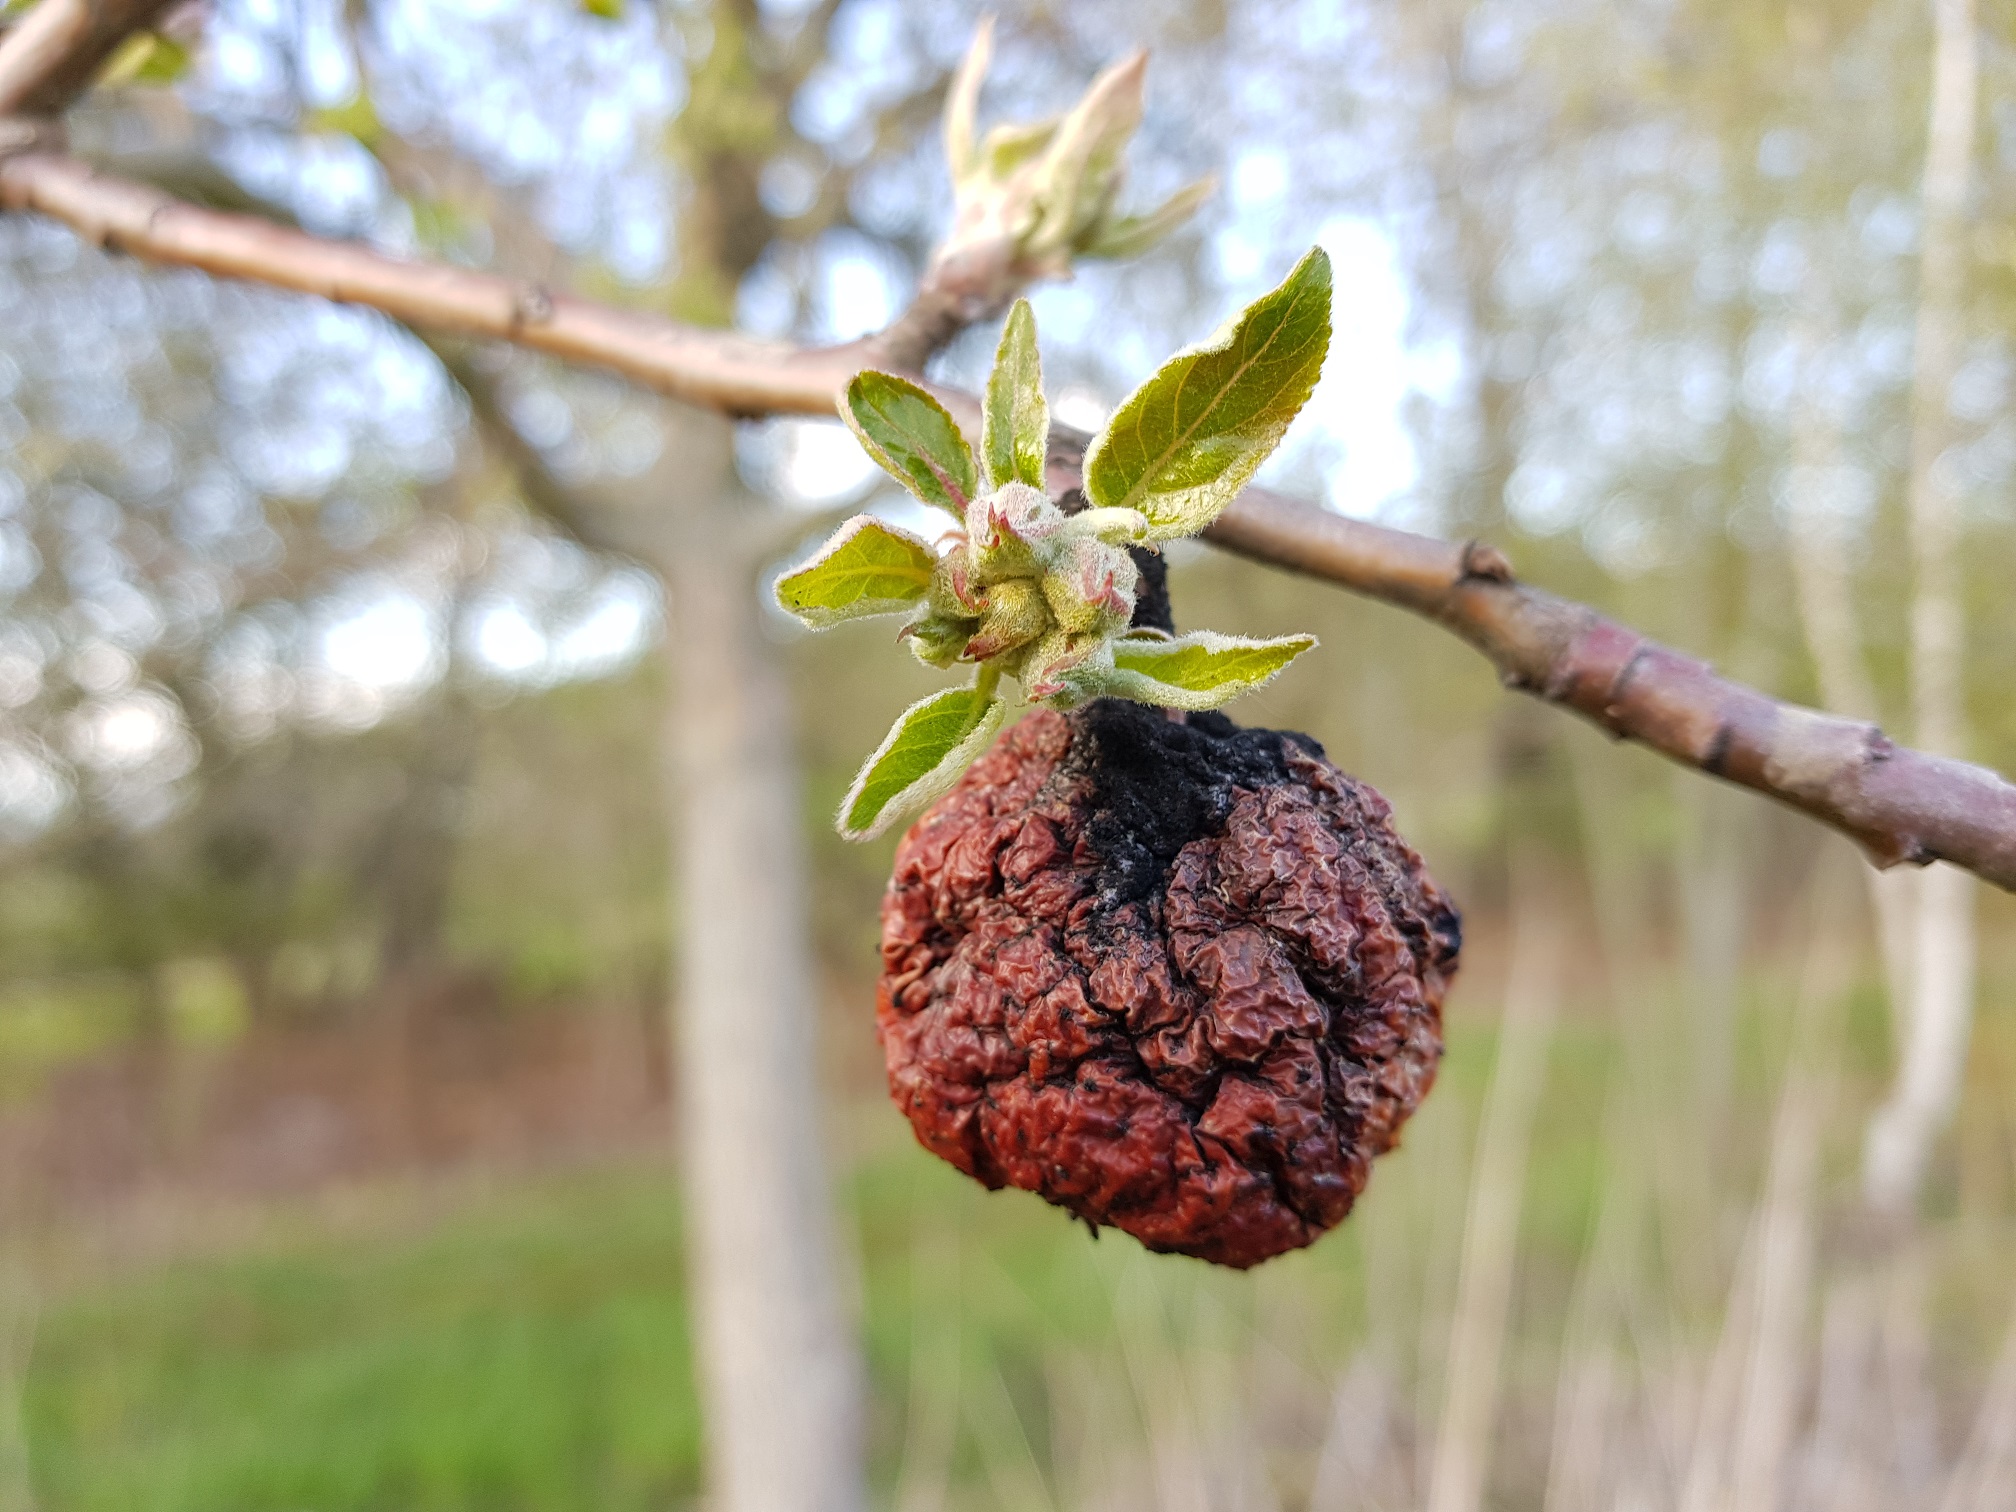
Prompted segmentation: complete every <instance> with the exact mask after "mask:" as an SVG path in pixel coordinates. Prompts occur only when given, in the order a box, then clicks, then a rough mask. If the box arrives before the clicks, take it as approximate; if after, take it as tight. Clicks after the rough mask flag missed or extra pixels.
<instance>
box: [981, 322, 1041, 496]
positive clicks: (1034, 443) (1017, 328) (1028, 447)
mask: <svg viewBox="0 0 2016 1512" xmlns="http://www.w3.org/2000/svg"><path fill="white" fill-rule="evenodd" d="M1049 451H1050V407H1049V406H1048V405H1047V404H1045V403H1044V402H1043V362H1042V358H1041V357H1040V355H1039V354H1038V353H1037V350H1036V315H1035V312H1034V311H1032V310H1031V309H1030V308H1029V301H1028V300H1026V299H1018V300H1016V301H1015V307H1014V308H1013V309H1012V310H1010V311H1009V312H1008V323H1007V324H1006V325H1005V326H1003V327H1002V328H1001V346H1000V349H999V350H998V351H997V352H995V354H994V371H993V372H992V373H990V374H988V375H987V404H986V408H985V409H984V411H983V412H982V415H981V420H980V455H981V456H982V457H983V458H985V459H986V462H987V482H988V486H989V487H992V488H999V487H1001V486H1002V485H1003V484H1004V483H1027V484H1028V485H1029V486H1030V487H1031V488H1035V489H1041V488H1042V487H1043V486H1044V478H1043V461H1044V458H1045V457H1046V456H1047V455H1048V454H1049Z"/></svg>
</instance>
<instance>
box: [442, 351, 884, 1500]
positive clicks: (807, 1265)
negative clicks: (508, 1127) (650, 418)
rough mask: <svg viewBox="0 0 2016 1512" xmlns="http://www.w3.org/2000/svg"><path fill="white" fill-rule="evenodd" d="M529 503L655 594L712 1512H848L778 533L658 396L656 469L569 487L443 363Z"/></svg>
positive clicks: (696, 415) (711, 425) (676, 1093)
mask: <svg viewBox="0 0 2016 1512" xmlns="http://www.w3.org/2000/svg"><path fill="white" fill-rule="evenodd" d="M453 370H454V371H455V372H456V375H457V377H458V378H460V379H461V380H462V382H463V385H464V387H465V388H466V389H467V390H468V392H469V393H470V397H471V401H472V403H473V405H474V407H475V409H476V411H477V414H478V417H479V419H481V420H482V421H483V422H484V424H485V427H486V430H487V431H488V433H489V434H490V435H491V436H492V437H494V438H496V439H498V440H500V441H501V442H503V444H504V446H505V447H506V448H507V449H508V450H510V451H511V452H512V453H513V457H514V460H516V461H517V462H518V463H519V464H520V467H521V474H522V475H523V476H524V478H525V480H526V483H527V491H528V493H538V494H540V495H541V497H539V498H537V499H535V500H534V502H535V503H538V504H539V505H540V506H541V507H542V508H543V509H544V510H545V511H546V512H547V513H549V514H552V515H555V516H556V517H558V518H561V519H564V520H566V521H568V522H569V524H570V525H571V526H572V527H573V528H574V530H575V531H576V533H577V534H579V535H580V536H581V537H582V538H583V539H584V540H585V541H587V542H588V543H589V544H591V545H593V546H596V547H598V548H600V549H603V550H609V551H620V552H623V553H625V554H627V555H629V556H631V557H633V558H635V559H637V560H639V561H641V562H644V563H646V564H647V565H649V566H650V567H651V568H653V569H654V570H655V571H656V573H657V574H658V576H659V579H660V581H661V582H662V583H663V584H664V587H665V594H666V605H667V618H668V625H667V635H666V641H667V658H668V661H669V663H670V666H671V671H672V691H671V697H670V699H669V700H668V704H667V709H666V723H665V739H664V743H663V747H662V760H663V763H664V773H665V801H666V810H667V817H668V819H669V820H670V824H671V830H670V835H671V846H672V857H671V859H672V868H671V874H672V883H673V885H672V918H671V921H670V922H671V929H672V938H673V941H674V948H675V957H676V960H677V963H678V966H677V971H676V984H675V991H674V1002H673V1012H672V1018H673V1036H672V1039H673V1046H674V1052H675V1053H674V1057H673V1061H674V1064H673V1084H672V1090H673V1099H674V1102H675V1104H676V1106H677V1109H678V1118H679V1130H680V1145H681V1154H682V1160H683V1163H684V1169H685V1173H686V1182H685V1187H686V1214H687V1222H686V1236H687V1237H686V1244H687V1257H688V1267H687V1268H688V1277H687V1282H688V1305H689V1309H690V1312H691V1316H692V1318H693V1320H694V1336H695V1341H696V1352H697V1360H696V1365H697V1368H698V1374H699V1385H700V1400H701V1403H702V1408H703V1413H704V1417H705V1432H706V1444H707V1452H706V1465H707V1479H708V1483H709V1506H710V1508H712V1509H713V1512H859V1509H860V1508H862V1507H863V1506H864V1505H865V1489H864V1484H865V1482H864V1471H863V1465H862V1451H861V1425H862V1407H861V1392H862V1384H861V1383H862V1370H861V1366H860V1362H859V1357H858V1352H857V1348H856V1344H855V1341H854V1330H853V1320H852V1318H851V1316H850V1310H849V1307H848V1305H847V1302H846V1299H845V1296H844V1295H843V1287H842V1284H841V1277H842V1275H843V1269H842V1266H841V1263H840V1260H841V1255H840V1245H839V1239H838V1235H837V1232H836V1228H835V1224H834V1221H833V1205H832V1194H831V1190H830V1185H829V1180H828V1174H827V1170H826V1163H825V1146H824V1141H823V1137H822V1131H821V1128H820V1108H821V1099H820V1095H819V1083H818V1060H817V1053H816V1051H817V1045H816V1041H817V1032H816V1031H817V1018H816V1014H815V1012H814V1003H813V971H812V963H811V933H810V927H809V924H810V921H809V919H808V917H807V904H806V880H805V873H806V860H805V853H804V841H803V836H802V832H801V828H800V827H801V825H802V824H803V822H804V816H803V814H802V813H801V805H800V802H799V789H798V774H797V769H796V763H795V760H794V757H793V751H792V730H791V709H790V702H789V697H788V691H787V689H786V686H785V679H784V671H783V668H782V666H781V665H780V664H779V660H778V656H777V652H776V649H775V647H774V646H773V645H772V644H771V643H770V641H769V640H768V638H767V637H766V636H765V634H764V631H763V623H762V609H761V605H760V603H759V601H758V599H757V583H756V577H757V573H758V571H759V570H760V568H761V566H762V565H763V560H764V558H765V556H766V554H767V547H768V546H769V544H770V543H772V542H773V541H774V535H775V526H776V521H775V518H774V515H771V514H770V513H769V512H768V511H766V510H765V509H764V507H763V506H762V504H761V502H760V501H759V500H757V499H755V498H753V497H751V496H750V495H749V494H748V493H747V492H745V491H744V490H743V489H742V488H741V486H740V485H739V483H738V482H737V481H736V478H735V470H734V460H733V442H732V434H731V431H730V428H729V425H728V422H726V421H724V420H722V419H721V418H719V417H718V416H713V415H708V414H703V413H701V412H700V411H697V410H690V409H685V408H683V407H678V406H672V405H668V406H667V407H666V408H665V410H664V411H663V412H662V417H663V423H664V426H665V444H664V447H663V449H662V451H661V454H660V457H659V460H658V462H657V464H656V465H655V466H654V467H652V468H651V469H650V470H649V471H647V472H646V473H645V474H643V475H642V476H641V477H639V478H637V479H635V480H634V481H632V482H629V483H626V484H624V485H622V486H621V487H620V488H596V489H592V490H590V489H582V490H569V489H564V488H563V487H562V486H561V485H560V484H559V483H558V482H557V480H555V479H554V478H553V477H552V475H551V474H550V473H548V472H546V471H545V470H544V469H543V467H542V466H541V465H540V464H539V462H538V458H537V456H536V453H532V452H531V451H530V449H529V448H528V447H526V445H525V443H524V442H523V441H522V440H514V436H515V433H513V432H511V431H510V430H509V429H508V423H506V422H503V421H502V417H501V413H500V411H499V409H498V407H497V404H496V395H495V393H494V392H493V391H492V389H491V387H490V386H489V385H488V384H487V383H486V381H485V378H484V375H483V374H482V372H481V371H480V370H477V369H472V368H470V367H468V366H467V365H466V364H455V365H454V366H453Z"/></svg>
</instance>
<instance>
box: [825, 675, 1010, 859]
mask: <svg viewBox="0 0 2016 1512" xmlns="http://www.w3.org/2000/svg"><path fill="white" fill-rule="evenodd" d="M1007 712H1008V706H1007V705H1006V704H1004V703H1003V702H1002V701H1001V700H1000V699H998V698H995V697H994V696H993V695H992V694H991V693H988V692H984V691H982V690H981V689H979V688H947V689H946V690H945V691H944V692H943V693H933V694H932V695H931V696H930V697H929V698H925V699H920V700H919V701H918V702H916V703H914V704H912V705H910V707H909V708H907V709H905V710H904V711H903V716H902V718H900V719H898V720H897V721H896V723H895V725H894V727H893V728H891V730H890V731H889V734H888V737H887V738H886V739H885V740H884V741H883V742H882V744H881V746H880V747H878V748H877V750H876V752H875V754H874V755H873V756H870V757H869V758H868V760H867V761H866V762H865V763H863V765H862V767H861V771H860V773H859V775H857V776H856V777H855V779H854V785H853V786H852V787H851V788H849V789H848V790H847V796H846V797H845V798H843V799H842V800H841V801H840V814H839V818H838V823H839V829H840V833H841V835H842V836H843V837H844V838H846V839H848V840H872V839H874V838H875V837H876V836H877V835H879V834H881V833H882V832H883V831H884V830H886V829H888V828H889V826H890V825H892V824H894V823H895V822H896V821H897V820H898V819H902V818H905V817H907V816H909V815H911V814H914V813H916V812H917V810H919V809H921V808H923V807H924V805H925V804H927V803H929V802H930V801H931V800H932V799H933V798H936V797H937V796H938V795H939V794H940V793H942V792H944V791H945V790H946V789H947V788H949V787H950V786H952V784H953V783H955V782H957V781H958V780H959V774H960V773H961V772H963V771H965V770H966V768H967V767H969V766H970V765H972V763H973V758H974V757H976V756H978V755H979V754H980V752H981V751H982V749H984V748H985V746H986V744H987V742H988V741H990V740H992V739H993V738H994V732H995V731H996V730H998V729H1000V728H1001V719H1002V716H1003V715H1004V714H1006V713H1007Z"/></svg>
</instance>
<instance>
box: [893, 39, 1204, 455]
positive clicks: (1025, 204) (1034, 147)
mask: <svg viewBox="0 0 2016 1512" xmlns="http://www.w3.org/2000/svg"><path fill="white" fill-rule="evenodd" d="M993 47H994V25H993V22H992V20H991V19H990V20H987V21H983V22H982V23H981V25H980V28H979V30H978V31H976V32H975V33H974V36H973V45H972V47H971V49H970V50H969V51H968V52H967V54H966V59H965V61H964V62H963V63H962V64H961V65H960V67H959V72H958V73H957V75H955V76H954V78H953V81H952V86H951V88H950V90H949V91H948V92H947V94H946V100H945V157H946V161H947V163H948V164H949V165H950V167H951V170H952V189H953V221H952V229H951V231H950V232H949V233H947V235H946V238H945V240H944V242H943V243H942V244H941V245H940V246H939V248H938V250H937V251H936V252H935V253H934V254H933V256H932V260H931V268H930V271H929V272H928V273H927V275H926V282H927V284H930V285H932V286H934V287H936V288H937V289H939V290H940V291H942V292H944V293H948V294H952V295H954V296H956V297H957V298H958V299H959V300H960V302H962V303H963V304H964V305H965V306H967V308H968V309H969V310H970V311H971V312H973V313H974V314H976V315H977V314H979V313H984V312H987V311H992V310H998V309H999V308H1000V307H1001V306H1002V305H1003V304H1005V303H1006V302H1007V301H1008V300H1009V299H1011V298H1012V297H1013V296H1014V295H1015V293H1016V292H1017V291H1018V290H1019V289H1021V288H1022V287H1024V286H1025V285H1027V284H1028V283H1030V282H1032V281H1033V280H1035V279H1037V278H1066V277H1069V276H1070V273H1071V266H1072V263H1073V261H1074V259H1076V258H1079V257H1117V256H1129V257H1131V256H1137V255H1139V254H1140V253H1142V252H1145V251H1147V250H1148V249H1149V248H1150V247H1152V246H1153V245H1154V244H1155V243H1156V242H1158V241H1160V240H1161V239H1162V238H1163V237H1165V236H1167V235H1168V234H1169V233H1170V232H1171V231H1173V230H1175V229H1176V228H1177V227H1178V226H1180V225H1181V224H1182V223H1183V222H1184V221H1186V220H1188V219H1189V218H1190V216H1191V215H1192V214H1193V213H1194V212H1195V211H1196V209H1197V207H1198V206H1199V205H1200V204H1202V203H1203V201H1204V199H1205V197H1206V196H1207V195H1208V194H1210V192H1211V190H1212V189H1213V188H1214V187H1215V185H1214V182H1213V181H1212V180H1208V179H1207V180H1203V181H1201V182H1199V183H1195V184H1191V185H1189V186H1187V187H1186V188H1184V189H1181V190H1179V191H1178V192H1177V193H1176V194H1174V195H1172V196H1171V197H1170V198H1169V199H1167V200H1165V201H1163V202H1162V204H1160V205H1159V206H1157V207H1156V208H1155V209H1153V210H1151V211H1149V212H1147V213H1146V214H1144V215H1139V216H1121V215H1119V214H1117V213H1116V209H1115V207H1116V205H1117V203H1118V200H1119V197H1120V189H1121V186H1122V184H1123V183H1124V181H1125V178H1126V163H1125V158H1126V152H1127V144H1128V142H1129V141H1131V140H1132V139H1133V136H1134V133H1135V132H1136V131H1137V130H1139V129H1140V125H1141V97H1142V84H1143V80H1144V78H1145V76H1146V73H1147V67H1148V55H1147V54H1146V53H1145V52H1138V51H1137V52H1134V53H1130V54H1129V55H1128V56H1127V57H1125V58H1123V59H1121V60H1120V62H1118V63H1116V64H1114V65H1113V66H1112V67H1110V68H1108V69H1106V70H1105V71H1104V72H1102V73H1101V74H1100V75H1099V76H1098V77H1097V78H1095V79H1094V80H1093V81H1092V83H1091V85H1090V87H1088V88H1087V89H1086V91H1085V94H1084V96H1083V97H1082V98H1081V99H1080V100H1079V101H1078V103H1077V104H1076V105H1075V106H1073V107H1072V108H1071V110H1069V111H1068V112H1066V113H1065V114H1064V115H1062V116H1059V117H1057V118H1055V119H1052V120H1047V121H1036V122H1027V123H1019V124H1013V125H1002V126H996V127H994V128H993V129H992V130H991V131H989V132H988V133H987V134H986V136H985V137H984V138H980V139H978V140H976V137H975V132H976V129H977V126H976V122H977V117H978V115H979V105H980V86H981V84H982V83H983V82H985V79H986V76H987V64H988V61H989V59H990V58H991V57H992V55H993ZM1018 475H1019V474H1018ZM995 481H996V482H997V483H998V482H1001V481H1004V477H1003V475H1001V474H997V475H996V477H995Z"/></svg>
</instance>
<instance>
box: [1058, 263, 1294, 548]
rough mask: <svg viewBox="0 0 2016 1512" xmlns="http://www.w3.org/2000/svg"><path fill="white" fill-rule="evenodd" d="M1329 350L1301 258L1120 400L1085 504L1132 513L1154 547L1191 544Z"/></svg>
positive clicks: (1279, 429) (1281, 425)
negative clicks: (1175, 541)
mask: <svg viewBox="0 0 2016 1512" xmlns="http://www.w3.org/2000/svg"><path fill="white" fill-rule="evenodd" d="M1329 348H1330V259H1329V257H1328V256H1326V255H1325V253H1324V251H1323V249H1322V248H1321V247H1312V248H1311V249H1310V250H1309V254H1308V255H1307V256H1306V257H1304V258H1303V259H1302V261H1301V262H1299V263H1297V264H1296V265H1295V271H1294V272H1292V273H1290V274H1289V275H1288V277H1287V279H1286V280H1285V281H1284V282H1283V283H1282V284H1281V286H1280V287H1279V288H1277V289H1275V290H1274V291H1273V292H1272V293H1269V294H1263V295H1262V296H1261V297H1260V298H1258V299H1256V300H1255V301H1254V302H1253V303H1252V304H1250V305H1248V306H1247V307H1246V308H1245V309H1244V310H1243V311H1241V312H1240V313H1239V315H1238V316H1237V317H1236V318H1234V319H1233V320H1231V321H1229V322H1228V323H1227V324H1226V325H1225V326H1224V327H1223V328H1222V329H1221V330H1220V331H1219V333H1218V334H1217V335H1216V336H1215V337H1213V338H1212V339H1211V340H1210V341H1209V342H1207V343H1205V344H1204V345H1203V346H1199V347H1191V348H1189V349H1188V350H1186V351H1183V352H1179V353H1177V354H1176V356H1174V357H1172V358H1171V359H1170V360H1169V361H1168V362H1166V363H1164V364H1163V365H1162V367H1161V368H1160V369H1159V370H1158V371H1157V372H1156V373H1155V375H1154V376H1153V377H1151V378H1150V379H1149V380H1148V381H1147V382H1146V383H1144V384H1142V385H1141V387H1139V388H1138V389H1136V390H1135V391H1134V392H1133V394H1132V395H1131V396H1129V398H1128V399H1127V402H1126V403H1124V404H1122V405H1121V406H1120V408H1119V409H1118V410H1117V411H1116V412H1115V413H1114V416H1113V418H1112V420H1111V421H1110V422H1108V424H1107V426H1106V429H1105V430H1104V431H1102V432H1101V433H1100V434H1099V436H1098V438H1097V439H1096V440H1094V441H1093V443H1092V447H1091V450H1090V451H1088V452H1087V453H1086V457H1085V493H1086V496H1087V497H1088V498H1089V499H1090V500H1091V502H1092V503H1093V504H1094V505H1097V506H1099V507H1101V508H1109V509H1110V508H1118V509H1138V510H1140V511H1141V513H1143V514H1144V515H1146V516H1147V517H1148V523H1149V525H1150V527H1151V530H1152V538H1153V539H1155V540H1169V539H1171V538H1172V537H1176V536H1186V535H1194V534H1196V533H1197V532H1198V531H1200V530H1202V529H1203V528H1204V527H1205V526H1206V525H1209V524H1210V523H1211V522H1212V521H1213V520H1214V519H1216V518H1217V517H1218V514H1219V512H1220V511H1221V510H1223V509H1224V508H1225V506H1226V505H1227V504H1229V503H1231V502H1232V499H1233V497H1234V496H1235V495H1236V494H1237V493H1238V492H1239V490H1240V489H1241V488H1243V487H1245V486H1246V481H1247V479H1249V478H1251V477H1252V476H1253V472H1254V470H1255V469H1256V468H1258V467H1259V465H1260V464H1261V463H1262V462H1263V461H1265V460H1266V459H1267V455H1268V453H1270V452H1271V451H1273V450H1274V448H1275V446H1277V445H1278V444H1279V443H1280V440H1281V436H1282V433H1283V432H1285V431H1286V430H1287V429H1288V425H1289V422H1291V421H1292V420H1293V419H1294V418H1295V415H1296V412H1297V411H1299V410H1300V409H1301V408H1302V406H1303V404H1304V403H1305V402H1306V401H1307V400H1308V398H1309V391H1310V390H1311V389H1312V388H1314V387H1315V386H1316V378H1317V375H1318V374H1319V373H1320V372H1321V371H1322V369H1323V357H1324V354H1325V353H1326V352H1328V350H1329Z"/></svg>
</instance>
